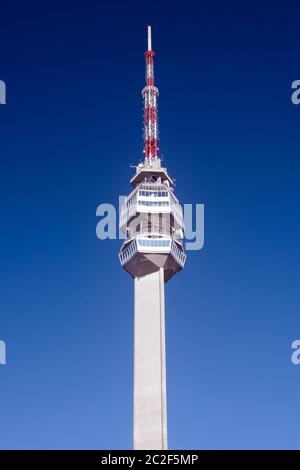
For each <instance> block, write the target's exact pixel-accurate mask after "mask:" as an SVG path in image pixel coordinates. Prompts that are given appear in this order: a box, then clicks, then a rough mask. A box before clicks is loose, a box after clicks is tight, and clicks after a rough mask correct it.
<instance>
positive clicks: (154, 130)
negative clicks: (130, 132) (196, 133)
mask: <svg viewBox="0 0 300 470" xmlns="http://www.w3.org/2000/svg"><path fill="white" fill-rule="evenodd" d="M145 60H146V86H145V88H144V89H143V91H142V95H143V98H144V153H145V161H146V162H149V163H151V160H152V159H155V160H157V159H158V154H157V153H158V122H157V98H158V88H157V87H156V86H155V85H154V51H153V50H152V37H151V26H148V50H147V51H146V52H145Z"/></svg>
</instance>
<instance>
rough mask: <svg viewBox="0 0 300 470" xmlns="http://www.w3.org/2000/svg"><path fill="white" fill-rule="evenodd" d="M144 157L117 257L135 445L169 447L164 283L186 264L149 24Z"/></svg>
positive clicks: (122, 224) (123, 221) (127, 207)
mask: <svg viewBox="0 0 300 470" xmlns="http://www.w3.org/2000/svg"><path fill="white" fill-rule="evenodd" d="M145 61H146V86H145V87H144V89H143V91H142V95H143V98H144V161H143V163H140V164H139V165H138V166H137V167H136V173H135V175H134V176H133V178H132V179H131V180H130V183H131V184H132V186H133V190H132V192H131V193H130V194H129V195H128V197H127V198H126V199H125V200H124V203H123V206H122V208H121V214H120V228H121V230H122V231H123V233H124V234H125V235H126V237H127V238H126V240H125V241H124V243H123V245H122V247H121V250H120V253H119V258H120V262H121V265H122V267H123V268H124V269H125V270H126V271H127V272H128V273H129V274H130V275H131V276H132V277H133V278H134V419H133V421H134V449H146V450H148V449H155V450H160V449H162V450H163V449H167V447H168V444H167V398H166V352H165V300H164V285H165V282H167V281H168V280H169V279H171V277H172V276H174V275H175V274H176V273H177V272H178V271H180V270H181V269H182V268H183V267H184V264H185V259H186V255H185V252H184V246H183V237H184V224H183V214H182V208H181V206H180V204H179V201H178V199H177V198H176V196H175V195H174V189H173V188H174V183H173V180H172V179H171V178H170V176H169V175H168V172H167V169H166V168H163V167H162V166H161V160H160V158H159V156H158V151H159V149H158V122H157V99H158V89H157V87H156V86H155V81H154V51H153V50H152V38H151V27H150V26H148V49H147V51H146V52H145Z"/></svg>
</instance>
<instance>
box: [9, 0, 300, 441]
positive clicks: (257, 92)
mask: <svg viewBox="0 0 300 470" xmlns="http://www.w3.org/2000/svg"><path fill="white" fill-rule="evenodd" d="M149 7H150V8H149ZM0 9H1V12H0V13H1V14H0V47H1V54H0V79H2V80H5V82H6V84H7V105H5V106H0V162H1V171H0V192H1V197H0V207H1V224H0V230H1V232H0V233H1V256H0V276H1V284H0V285H1V296H0V339H4V340H5V341H6V343H7V360H8V363H7V365H6V366H0V448H2V449H15V448H22V449H34V448H39V449H46V448H50V449H51V448H55V449H60V448H69V449H91V448H99V449H105V448H110V449H118V448H120V449H127V448H131V446H132V381H133V283H132V280H131V278H130V277H129V276H128V275H127V274H126V273H125V272H123V271H122V269H121V268H120V266H119V261H118V257H117V252H118V249H119V246H120V243H121V242H120V241H118V240H115V241H99V240H98V239H97V238H96V235H95V228H96V224H97V218H96V215H95V213H96V207H97V206H98V205H99V204H100V203H103V202H109V203H114V204H117V201H118V195H119V194H126V193H128V192H129V190H130V188H129V183H128V181H129V178H130V177H131V175H132V172H133V170H132V169H131V168H130V167H129V165H130V164H134V163H137V162H139V161H140V159H141V158H142V100H141V94H140V92H141V89H142V87H143V85H144V57H143V53H144V50H145V47H146V25H147V24H148V23H150V24H152V26H153V35H154V37H153V45H154V49H155V50H156V53H157V59H156V77H157V84H158V87H159V89H160V99H159V125H160V136H161V142H160V148H161V151H162V154H163V156H164V164H165V165H166V166H167V167H168V169H169V172H170V173H171V175H174V176H175V177H176V181H177V187H176V194H177V195H178V196H179V198H180V200H181V202H183V203H194V204H195V203H204V204H205V247H204V249H203V250H202V251H198V252H189V253H188V260H187V264H186V268H185V270H184V272H182V273H180V274H179V275H178V276H176V278H174V279H173V280H172V281H170V283H169V284H168V285H167V287H166V309H167V310H166V321H167V363H168V423H169V446H170V448H173V449H175V448H176V449H179V448H181V449H190V448H194V449H204V448H205V449H216V448H221V449H232V448H238V449H241V448H244V449H246V448H247V449H249V448H270V449H276V448H300V442H299V420H300V406H299V389H300V366H298V367H296V366H293V365H292V363H291V361H290V355H291V348H290V346H291V342H292V341H293V340H294V339H297V338H300V300H299V268H300V266H299V259H300V257H299V255H300V249H299V239H300V223H299V200H300V187H299V171H300V163H299V144H300V130H299V129H300V106H298V107H297V106H294V105H292V103H291V99H290V95H291V89H290V87H291V82H292V81H293V80H296V79H300V68H299V44H300V40H299V30H300V28H299V5H298V10H297V7H296V3H294V4H291V3H286V2H284V3H282V4H281V5H280V6H278V3H275V4H272V5H271V4H269V2H262V1H260V2H258V1H252V2H249V3H245V2H237V3H233V2H230V1H228V2H221V1H217V2H213V3H212V2H210V3H209V2H205V3H200V2H196V1H190V0H187V1H185V2H178V1H161V2H158V1H152V2H150V4H149V2H148V3H147V2H130V1H129V2H120V1H118V2H115V1H114V2H99V1H91V0H85V1H76V0H72V1H67V0H62V1H55V0H54V1H52V2H33V1H28V2H14V1H12V2H2V3H1V7H0Z"/></svg>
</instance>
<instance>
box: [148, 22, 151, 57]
mask: <svg viewBox="0 0 300 470" xmlns="http://www.w3.org/2000/svg"><path fill="white" fill-rule="evenodd" d="M151 50H152V37H151V26H148V51H151Z"/></svg>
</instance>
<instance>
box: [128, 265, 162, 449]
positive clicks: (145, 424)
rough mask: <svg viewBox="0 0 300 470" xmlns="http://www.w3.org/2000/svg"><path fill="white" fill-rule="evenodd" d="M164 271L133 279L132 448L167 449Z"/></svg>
mask: <svg viewBox="0 0 300 470" xmlns="http://www.w3.org/2000/svg"><path fill="white" fill-rule="evenodd" d="M164 288H165V285H164V271H163V269H160V270H159V271H157V272H155V273H152V274H147V275H146V276H143V277H140V278H135V280H134V449H143V450H151V449H153V450H164V449H167V446H168V444H167V403H166V351H165V299H164Z"/></svg>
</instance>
